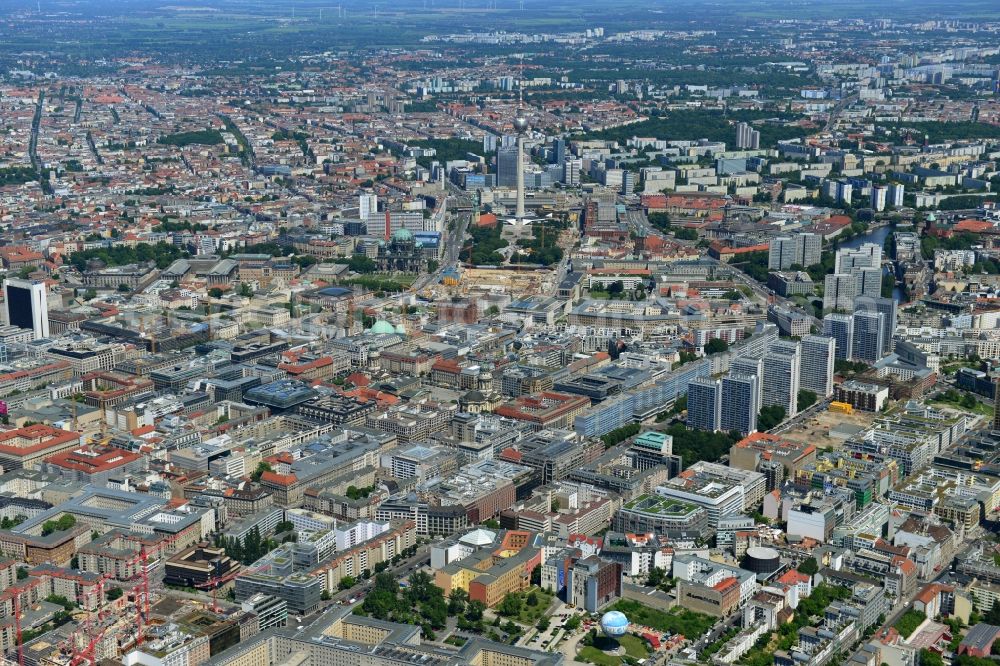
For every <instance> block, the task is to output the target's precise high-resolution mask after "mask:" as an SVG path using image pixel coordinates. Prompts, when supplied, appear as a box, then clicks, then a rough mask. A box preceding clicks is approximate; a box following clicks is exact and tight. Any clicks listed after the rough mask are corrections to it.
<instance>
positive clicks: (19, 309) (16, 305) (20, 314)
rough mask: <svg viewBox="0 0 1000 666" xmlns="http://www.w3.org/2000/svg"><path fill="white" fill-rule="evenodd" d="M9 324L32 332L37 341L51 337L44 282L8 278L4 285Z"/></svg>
mask: <svg viewBox="0 0 1000 666" xmlns="http://www.w3.org/2000/svg"><path fill="white" fill-rule="evenodd" d="M3 295H4V307H6V308H7V323H9V324H10V325H11V326H17V327H18V328H27V329H30V330H31V331H32V334H33V335H34V338H35V340H41V339H42V338H47V337H49V304H48V292H47V291H46V288H45V283H43V282H32V281H30V280H20V279H17V278H7V281H6V282H4V285H3Z"/></svg>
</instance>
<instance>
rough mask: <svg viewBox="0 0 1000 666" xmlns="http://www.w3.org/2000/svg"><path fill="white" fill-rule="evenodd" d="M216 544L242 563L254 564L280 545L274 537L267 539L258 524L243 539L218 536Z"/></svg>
mask: <svg viewBox="0 0 1000 666" xmlns="http://www.w3.org/2000/svg"><path fill="white" fill-rule="evenodd" d="M215 545H216V546H221V547H222V548H224V549H225V551H226V555H228V556H229V557H231V558H233V559H234V560H236V561H238V562H241V563H242V564H252V563H254V562H256V561H257V560H259V559H260V558H262V557H264V556H265V555H267V554H268V553H270V552H271V551H272V550H274V549H275V548H277V547H278V542H277V541H275V540H274V539H265V538H263V537H262V536H261V534H260V528H259V527H257V526H256V525H255V526H254V528H253V529H252V530H250V533H249V534H247V535H246V536H245V537H243V540H242V541H241V540H240V539H238V538H236V537H225V536H221V535H220V536H217V537H216V539H215Z"/></svg>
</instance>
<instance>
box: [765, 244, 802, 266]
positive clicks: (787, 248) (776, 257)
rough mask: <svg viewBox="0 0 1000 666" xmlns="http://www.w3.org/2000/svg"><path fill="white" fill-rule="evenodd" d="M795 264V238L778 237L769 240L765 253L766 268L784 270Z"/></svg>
mask: <svg viewBox="0 0 1000 666" xmlns="http://www.w3.org/2000/svg"><path fill="white" fill-rule="evenodd" d="M794 263H795V237H794V236H778V237H776V238H772V239H771V246H770V248H769V249H768V253H767V267H768V268H769V269H771V270H784V269H786V268H788V267H790V266H791V265H792V264H794Z"/></svg>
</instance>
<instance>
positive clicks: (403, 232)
mask: <svg viewBox="0 0 1000 666" xmlns="http://www.w3.org/2000/svg"><path fill="white" fill-rule="evenodd" d="M392 239H393V240H396V241H411V240H413V234H412V233H411V232H410V230H409V229H397V230H396V231H395V232H394V233H393V234H392Z"/></svg>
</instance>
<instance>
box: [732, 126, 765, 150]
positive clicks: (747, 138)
mask: <svg viewBox="0 0 1000 666" xmlns="http://www.w3.org/2000/svg"><path fill="white" fill-rule="evenodd" d="M736 147H737V148H739V149H745V150H757V149H759V148H760V132H758V131H757V130H755V129H754V128H753V127H751V126H750V124H749V123H740V124H738V125H737V126H736Z"/></svg>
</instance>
